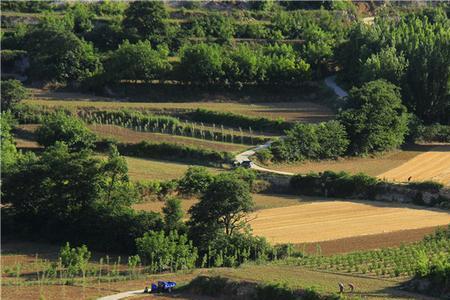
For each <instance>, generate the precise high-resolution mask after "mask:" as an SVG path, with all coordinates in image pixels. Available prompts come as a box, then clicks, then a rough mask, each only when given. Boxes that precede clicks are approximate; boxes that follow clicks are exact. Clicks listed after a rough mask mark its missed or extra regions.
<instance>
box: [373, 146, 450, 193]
mask: <svg viewBox="0 0 450 300" xmlns="http://www.w3.org/2000/svg"><path fill="white" fill-rule="evenodd" d="M410 177H411V181H425V180H433V181H438V182H441V183H443V184H445V185H449V186H450V145H445V146H437V147H435V148H433V149H432V150H430V151H427V152H425V153H423V154H420V155H418V156H416V157H414V158H413V159H411V160H409V161H407V162H406V163H404V164H402V165H400V166H398V167H397V168H394V169H392V170H389V171H387V172H385V173H383V174H380V175H378V178H385V179H387V180H391V181H402V182H406V181H408V178H410Z"/></svg>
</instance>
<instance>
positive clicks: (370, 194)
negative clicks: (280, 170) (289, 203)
mask: <svg viewBox="0 0 450 300" xmlns="http://www.w3.org/2000/svg"><path fill="white" fill-rule="evenodd" d="M378 182H379V181H378V179H376V178H374V177H370V176H368V175H365V174H362V173H361V174H357V175H350V174H348V173H346V172H339V173H335V172H332V171H325V172H323V173H319V174H315V173H310V174H307V175H295V176H293V177H292V179H291V188H292V189H293V190H294V191H295V192H297V193H300V194H305V195H323V196H331V197H358V198H368V199H373V198H374V196H375V194H376V188H377V186H378Z"/></svg>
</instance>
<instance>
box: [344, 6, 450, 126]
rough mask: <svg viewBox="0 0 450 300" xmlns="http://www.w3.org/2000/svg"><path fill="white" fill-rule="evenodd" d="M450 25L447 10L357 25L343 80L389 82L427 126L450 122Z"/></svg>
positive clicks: (346, 55)
mask: <svg viewBox="0 0 450 300" xmlns="http://www.w3.org/2000/svg"><path fill="white" fill-rule="evenodd" d="M449 49H450V20H449V19H448V17H447V15H446V14H445V12H444V11H443V10H441V9H433V10H431V9H426V10H424V11H422V12H421V13H418V12H415V13H411V14H404V15H398V16H396V17H379V18H377V19H376V20H375V24H374V25H373V26H364V25H360V24H358V25H356V26H354V27H353V28H352V29H351V30H350V33H349V37H348V40H347V41H346V42H345V43H344V44H342V47H340V50H339V55H338V61H339V63H340V64H341V65H342V66H343V67H344V69H343V73H342V78H343V79H344V80H345V81H347V82H349V83H352V84H355V83H356V84H357V85H361V84H363V83H365V82H368V81H372V80H376V79H380V78H382V79H385V80H388V81H390V82H391V83H393V84H395V85H397V86H399V87H401V94H402V99H403V103H404V105H406V107H407V108H408V110H409V111H410V112H413V113H414V114H416V115H417V116H418V117H419V118H420V119H422V120H423V121H425V122H426V123H432V122H441V123H448V122H450V117H449V116H450V85H449V80H450V52H449V51H450V50H449Z"/></svg>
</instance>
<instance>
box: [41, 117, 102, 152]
mask: <svg viewBox="0 0 450 300" xmlns="http://www.w3.org/2000/svg"><path fill="white" fill-rule="evenodd" d="M36 136H37V141H38V143H39V144H41V145H43V146H51V145H54V144H55V143H56V142H64V143H66V145H67V146H68V147H69V148H70V149H71V150H81V149H86V148H93V147H94V142H95V140H96V136H95V134H93V133H92V132H91V131H90V130H89V129H88V128H87V127H86V125H85V124H84V123H83V121H82V120H80V119H78V118H76V117H71V116H68V115H67V114H65V113H63V112H57V113H55V114H52V115H49V116H47V117H46V118H45V120H44V123H43V125H42V126H40V127H39V128H38V129H37V130H36Z"/></svg>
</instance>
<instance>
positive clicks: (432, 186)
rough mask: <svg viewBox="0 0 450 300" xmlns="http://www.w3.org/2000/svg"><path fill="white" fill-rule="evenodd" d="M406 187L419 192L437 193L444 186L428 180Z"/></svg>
mask: <svg viewBox="0 0 450 300" xmlns="http://www.w3.org/2000/svg"><path fill="white" fill-rule="evenodd" d="M408 187H410V188H413V189H416V190H421V191H432V192H438V191H439V190H440V189H442V188H443V187H444V185H443V184H442V183H440V182H436V181H431V180H428V181H422V182H410V183H408Z"/></svg>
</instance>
